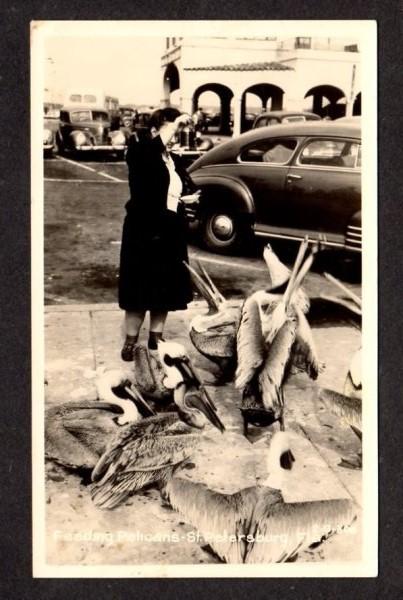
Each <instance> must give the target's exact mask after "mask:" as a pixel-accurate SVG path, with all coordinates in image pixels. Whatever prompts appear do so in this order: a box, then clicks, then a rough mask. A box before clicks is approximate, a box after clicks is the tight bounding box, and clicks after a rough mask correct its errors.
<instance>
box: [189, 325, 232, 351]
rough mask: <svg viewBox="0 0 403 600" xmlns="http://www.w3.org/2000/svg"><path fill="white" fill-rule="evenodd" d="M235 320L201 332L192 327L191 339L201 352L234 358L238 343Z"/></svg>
mask: <svg viewBox="0 0 403 600" xmlns="http://www.w3.org/2000/svg"><path fill="white" fill-rule="evenodd" d="M236 330H237V324H236V323H235V322H233V323H231V324H230V325H219V326H217V327H213V328H211V329H207V330H206V331H202V332H199V331H197V330H196V329H193V328H191V329H190V331H189V336H190V339H191V341H192V343H193V345H194V347H195V348H196V350H198V351H199V352H200V353H201V354H203V355H205V356H207V357H211V356H216V357H218V358H233V356H234V354H235V351H236V350H235V345H236Z"/></svg>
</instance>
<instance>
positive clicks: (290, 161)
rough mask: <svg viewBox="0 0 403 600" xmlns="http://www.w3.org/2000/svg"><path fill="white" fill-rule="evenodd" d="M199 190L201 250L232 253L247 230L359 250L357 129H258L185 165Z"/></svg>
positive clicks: (322, 125)
mask: <svg viewBox="0 0 403 600" xmlns="http://www.w3.org/2000/svg"><path fill="white" fill-rule="evenodd" d="M189 173H190V174H191V176H192V179H193V180H194V182H195V183H196V185H197V186H198V187H199V188H200V189H201V190H202V196H201V212H200V219H199V223H198V226H199V229H200V232H201V237H202V239H203V241H204V243H205V245H206V246H207V247H208V248H210V249H212V250H214V251H218V252H220V251H221V252H226V251H230V250H233V249H234V247H236V246H238V245H239V244H240V243H241V242H242V241H244V240H245V239H247V238H248V237H250V235H251V233H253V232H254V233H255V234H256V235H258V236H263V237H269V238H270V237H272V238H282V239H288V240H300V239H302V238H303V237H304V236H305V235H309V237H310V238H311V239H317V237H318V234H319V233H321V234H323V236H325V240H326V241H325V245H327V246H328V247H333V248H340V249H346V250H349V251H354V252H357V251H358V252H359V251H360V250H361V129H360V126H359V125H357V124H350V123H337V122H335V121H327V122H324V121H320V122H313V121H310V122H305V123H295V124H294V123H293V124H285V125H273V126H269V127H258V128H257V129H253V130H252V131H249V132H247V133H244V134H242V135H240V136H238V137H236V138H234V139H232V140H230V141H228V142H224V143H222V144H220V145H218V146H216V147H215V148H213V149H212V150H210V151H209V152H207V153H206V154H205V155H204V156H202V157H201V158H199V159H198V160H196V161H195V162H194V163H193V164H192V165H191V166H190V168H189Z"/></svg>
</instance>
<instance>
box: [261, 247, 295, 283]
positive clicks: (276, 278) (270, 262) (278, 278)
mask: <svg viewBox="0 0 403 600" xmlns="http://www.w3.org/2000/svg"><path fill="white" fill-rule="evenodd" d="M263 258H264V261H265V263H266V265H267V268H268V269H269V276H270V285H269V287H268V288H267V289H268V291H272V290H275V289H277V288H282V287H283V286H284V284H286V283H287V282H288V280H289V279H290V275H291V272H290V269H289V268H288V267H286V266H285V265H284V264H283V263H282V262H281V260H280V259H279V258H278V256H277V254H275V253H274V252H273V250H272V247H271V246H270V244H267V245H266V246H265V249H264V250H263Z"/></svg>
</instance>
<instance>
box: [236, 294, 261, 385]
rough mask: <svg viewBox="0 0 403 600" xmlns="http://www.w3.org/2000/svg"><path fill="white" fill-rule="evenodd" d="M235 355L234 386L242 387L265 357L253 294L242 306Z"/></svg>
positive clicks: (258, 310) (257, 309)
mask: <svg viewBox="0 0 403 600" xmlns="http://www.w3.org/2000/svg"><path fill="white" fill-rule="evenodd" d="M237 357H238V364H237V369H236V375H235V386H236V387H237V388H238V389H244V388H245V386H246V385H247V384H248V383H249V382H250V381H251V380H252V379H253V377H254V375H255V374H256V371H257V370H258V369H259V367H260V366H261V365H262V364H263V361H264V357H265V346H264V339H263V334H262V320H261V317H260V308H259V304H258V302H257V301H256V299H255V298H254V297H253V296H251V297H250V298H248V299H247V300H246V301H245V303H244V305H243V307H242V313H241V321H240V324H239V328H238V334H237Z"/></svg>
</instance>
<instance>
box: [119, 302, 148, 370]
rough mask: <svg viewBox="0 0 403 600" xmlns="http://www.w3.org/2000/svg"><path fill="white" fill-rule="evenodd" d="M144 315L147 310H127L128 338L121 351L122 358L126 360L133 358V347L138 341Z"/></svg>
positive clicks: (126, 325)
mask: <svg viewBox="0 0 403 600" xmlns="http://www.w3.org/2000/svg"><path fill="white" fill-rule="evenodd" d="M144 316H145V311H142V312H131V311H126V312H125V329H126V339H125V343H124V345H123V348H122V352H121V356H122V360H124V361H127V362H130V361H132V360H133V348H134V346H135V344H136V343H137V339H138V337H139V332H140V328H141V326H142V324H143V321H144Z"/></svg>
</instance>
